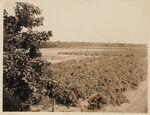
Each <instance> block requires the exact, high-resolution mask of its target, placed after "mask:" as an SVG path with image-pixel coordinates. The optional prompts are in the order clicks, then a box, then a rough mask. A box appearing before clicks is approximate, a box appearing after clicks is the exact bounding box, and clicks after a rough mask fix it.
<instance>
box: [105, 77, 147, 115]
mask: <svg viewBox="0 0 150 115" xmlns="http://www.w3.org/2000/svg"><path fill="white" fill-rule="evenodd" d="M126 95H127V97H128V99H129V100H130V103H124V104H122V105H121V106H119V107H113V106H108V107H106V108H105V109H104V110H103V112H128V113H145V112H147V109H148V108H147V107H148V104H147V81H146V80H145V81H143V82H141V84H140V86H139V87H138V89H136V90H133V91H129V92H127V94H126Z"/></svg>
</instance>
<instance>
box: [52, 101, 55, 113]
mask: <svg viewBox="0 0 150 115" xmlns="http://www.w3.org/2000/svg"><path fill="white" fill-rule="evenodd" d="M54 111H55V99H53V105H52V112H54Z"/></svg>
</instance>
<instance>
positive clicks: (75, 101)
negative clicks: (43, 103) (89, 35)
mask: <svg viewBox="0 0 150 115" xmlns="http://www.w3.org/2000/svg"><path fill="white" fill-rule="evenodd" d="M41 52H42V55H43V58H45V59H47V60H48V61H49V62H52V63H53V64H52V66H51V67H50V69H51V70H52V72H53V79H54V80H55V85H54V88H53V91H52V92H51V93H52V94H53V97H55V100H56V105H55V111H104V112H146V108H147V85H146V84H147V82H146V80H147V49H146V48H143V49H140V48H137V49H136V48H133V49H128V48H127V49H125V48H123V49H121V48H117V49H113V48H98V49H95V48H93V49H89V48H88V49H85V48H84V49H81V48H76V49H75V48H74V49H71V48H68V49H63V48H48V49H41ZM129 92H130V93H129ZM133 97H134V100H132V98H133ZM141 102H142V104H141V105H140V103H141ZM134 105H139V106H134ZM66 106H67V107H66ZM73 106H74V107H73ZM139 108H140V109H139ZM47 111H50V110H47Z"/></svg>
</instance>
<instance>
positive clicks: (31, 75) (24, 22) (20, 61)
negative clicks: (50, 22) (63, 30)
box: [3, 2, 52, 110]
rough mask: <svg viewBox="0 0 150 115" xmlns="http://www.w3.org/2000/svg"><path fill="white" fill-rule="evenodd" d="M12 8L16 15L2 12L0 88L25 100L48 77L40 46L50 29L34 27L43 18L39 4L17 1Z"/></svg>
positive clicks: (32, 94) (44, 82)
mask: <svg viewBox="0 0 150 115" xmlns="http://www.w3.org/2000/svg"><path fill="white" fill-rule="evenodd" d="M14 11H15V16H10V15H8V13H7V11H6V10H4V12H3V20H4V21H3V22H4V41H3V42H4V49H3V51H4V53H3V56H4V59H3V60H4V62H3V84H4V86H3V88H4V90H6V89H7V90H11V92H12V93H13V95H14V96H17V97H19V100H21V102H25V101H29V100H30V98H29V97H32V98H33V96H34V97H35V98H36V96H37V95H36V94H37V93H41V92H42V89H43V88H44V87H45V84H46V82H47V81H46V80H47V78H48V77H50V76H51V74H50V73H51V72H50V71H49V70H48V69H47V67H48V66H49V64H50V63H48V62H46V61H45V60H43V59H42V58H41V54H40V51H39V46H40V43H41V41H47V40H49V38H50V37H51V36H52V32H51V31H41V32H39V31H37V30H34V28H35V27H39V26H42V25H43V19H44V18H43V17H39V16H40V14H41V10H40V9H39V8H38V7H36V6H34V5H32V4H29V3H24V2H16V6H15V7H14ZM38 98H39V97H38ZM36 99H37V98H36ZM31 101H32V99H31ZM6 110H7V109H6Z"/></svg>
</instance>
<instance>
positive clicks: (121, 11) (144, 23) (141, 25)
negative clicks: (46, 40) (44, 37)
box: [4, 0, 150, 43]
mask: <svg viewBox="0 0 150 115" xmlns="http://www.w3.org/2000/svg"><path fill="white" fill-rule="evenodd" d="M22 1H23V2H29V3H33V4H34V5H36V6H38V7H39V8H40V9H41V10H42V15H43V16H44V18H45V19H44V26H43V27H40V28H39V30H52V31H53V35H54V36H53V37H52V39H51V40H52V41H57V40H59V41H79V42H83V41H84V42H109V43H116V42H117V43H148V42H149V38H150V0H42V2H40V1H41V0H22ZM14 2H15V0H6V1H5V5H4V8H5V9H6V10H7V11H8V12H9V13H10V14H11V13H13V8H12V7H13V6H14Z"/></svg>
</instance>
